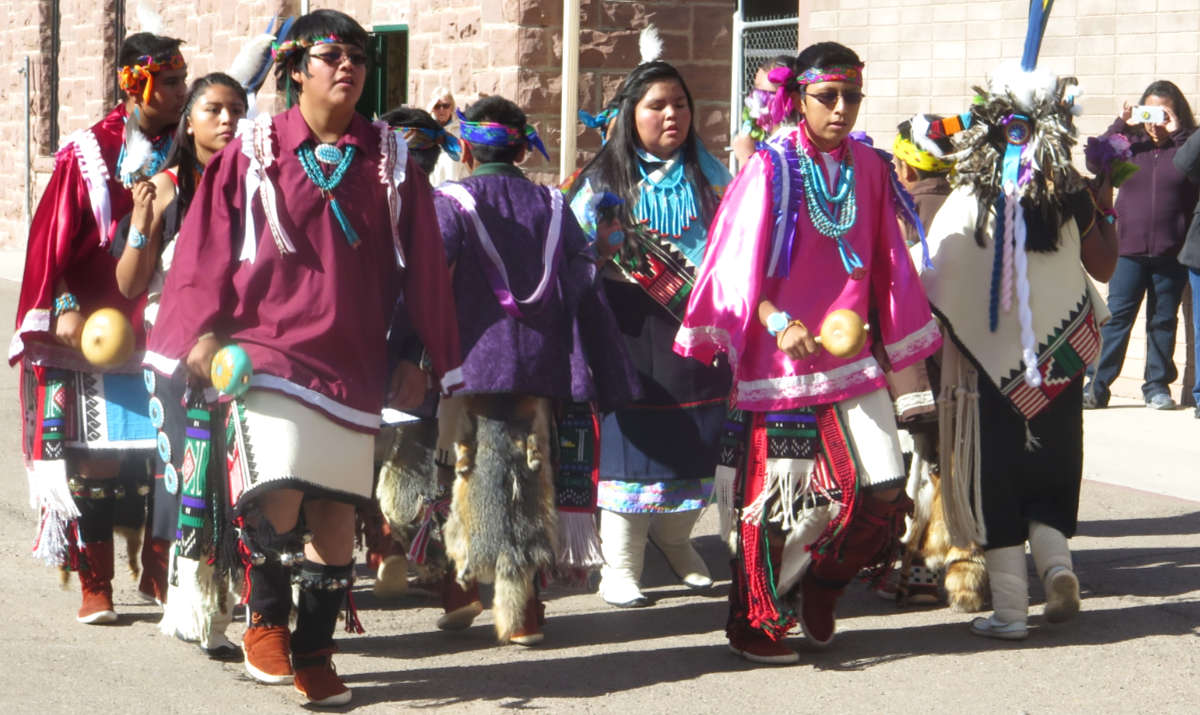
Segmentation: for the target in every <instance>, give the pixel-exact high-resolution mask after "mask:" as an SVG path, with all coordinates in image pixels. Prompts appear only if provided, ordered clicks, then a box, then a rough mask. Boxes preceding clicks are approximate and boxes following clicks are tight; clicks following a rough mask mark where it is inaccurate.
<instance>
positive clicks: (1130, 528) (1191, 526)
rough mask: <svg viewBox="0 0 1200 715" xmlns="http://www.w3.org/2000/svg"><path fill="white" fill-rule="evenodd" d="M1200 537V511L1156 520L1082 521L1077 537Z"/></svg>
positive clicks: (1077, 530)
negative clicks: (1177, 535) (1195, 535)
mask: <svg viewBox="0 0 1200 715" xmlns="http://www.w3.org/2000/svg"><path fill="white" fill-rule="evenodd" d="M1173 534H1197V535H1200V511H1194V512H1192V513H1191V514H1179V515H1176V516H1165V517H1158V518H1154V519H1105V520H1104V521H1080V522H1079V525H1078V527H1077V529H1076V533H1075V535H1076V536H1097V537H1104V536H1170V535H1173Z"/></svg>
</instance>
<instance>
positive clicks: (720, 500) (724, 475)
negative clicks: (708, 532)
mask: <svg viewBox="0 0 1200 715" xmlns="http://www.w3.org/2000/svg"><path fill="white" fill-rule="evenodd" d="M736 481H737V470H736V469H734V468H732V467H725V466H718V467H717V470H716V473H715V475H714V478H713V495H712V500H713V503H715V504H716V505H717V520H718V522H719V524H720V525H719V526H718V528H719V529H720V530H721V532H720V536H721V540H722V541H724V542H725V543H726V544H728V545H729V547H730V550H731V551H733V550H734V547H733V544H734V534H733V530H734V514H736V513H737V507H736V506H735V505H734V503H733V502H734V486H735V482H736Z"/></svg>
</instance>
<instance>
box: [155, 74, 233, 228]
mask: <svg viewBox="0 0 1200 715" xmlns="http://www.w3.org/2000/svg"><path fill="white" fill-rule="evenodd" d="M215 85H220V86H222V87H228V88H230V89H232V90H234V91H235V92H236V93H237V95H238V97H239V98H240V99H241V100H242V104H245V105H247V107H246V109H247V110H249V102H248V101H247V98H246V90H245V88H244V87H242V85H241V83H239V82H238V81H237V80H236V79H234V78H233V77H230V76H229V75H227V74H225V73H223V72H213V73H211V74H206V75H204V76H203V77H201V78H200V79H198V80H196V81H195V82H192V86H191V88H190V89H189V90H188V98H187V104H185V105H183V111H182V112H181V113H180V114H179V125H178V126H177V127H176V128H175V137H174V139H173V140H172V142H171V151H170V153H168V154H167V160H166V163H165V166H168V167H170V166H173V167H175V175H176V179H177V180H178V182H179V184H178V185H179V213H180V215H181V216H182V215H183V213H184V212H185V211H187V206H188V204H189V203H191V201H192V196H193V195H194V194H195V193H196V174H197V173H198V172H200V171H201V170H202V169H203V168H204V167H202V166H201V165H200V160H199V159H197V158H196V138H195V136H193V135H191V134H188V131H187V130H188V121H187V120H188V117H189V116H190V115H191V113H192V107H194V106H195V104H196V100H197V99H199V98H200V97H202V96H204V92H205V91H207V90H208V88H209V87H212V86H215Z"/></svg>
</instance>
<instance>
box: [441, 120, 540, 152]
mask: <svg viewBox="0 0 1200 715" xmlns="http://www.w3.org/2000/svg"><path fill="white" fill-rule="evenodd" d="M455 114H457V115H458V125H459V127H460V129H461V133H462V138H463V139H465V140H466V141H469V142H471V143H472V144H483V145H485V146H520V145H522V144H524V145H526V146H531V147H533V148H534V149H537V150H538V151H540V152H541V153H542V156H544V157H546V160H547V161H549V159H550V155H549V154H547V153H546V147H545V145H543V144H542V138H541V137H539V136H538V133H537V130H536V129H534V128H533V126H532V125H529V124H526V125H525V131H524V132H522V131H520V130H518V129H515V128H513V127H507V126H505V125H503V124H498V123H496V122H471V121H468V120H467V118H466V117H465V116H463V113H462V112H460V111H457V110H456V111H455Z"/></svg>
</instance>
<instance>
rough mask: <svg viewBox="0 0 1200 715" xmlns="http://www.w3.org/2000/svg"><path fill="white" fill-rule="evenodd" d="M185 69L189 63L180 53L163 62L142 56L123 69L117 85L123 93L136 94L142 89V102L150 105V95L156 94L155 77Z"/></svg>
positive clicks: (118, 76)
mask: <svg viewBox="0 0 1200 715" xmlns="http://www.w3.org/2000/svg"><path fill="white" fill-rule="evenodd" d="M185 67H187V62H186V61H185V60H184V59H183V55H181V54H179V53H178V52H176V53H175V54H173V55H171V56H170V57H168V58H167V59H165V60H163V61H162V62H159V61H157V60H155V59H154V58H153V57H151V56H150V55H142V56H141V57H139V58H137V62H134V63H133V64H131V65H126V66H124V67H122V68H121V71H120V72H119V73H118V74H117V83H118V85H119V86H120V87H121V91H122V92H136V91H138V89H139V88H141V90H142V101H143V102H146V103H149V102H150V95H151V94H154V75H156V74H158V73H159V72H162V71H163V70H180V69H184V68H185ZM143 82H144V83H145V84H143Z"/></svg>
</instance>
